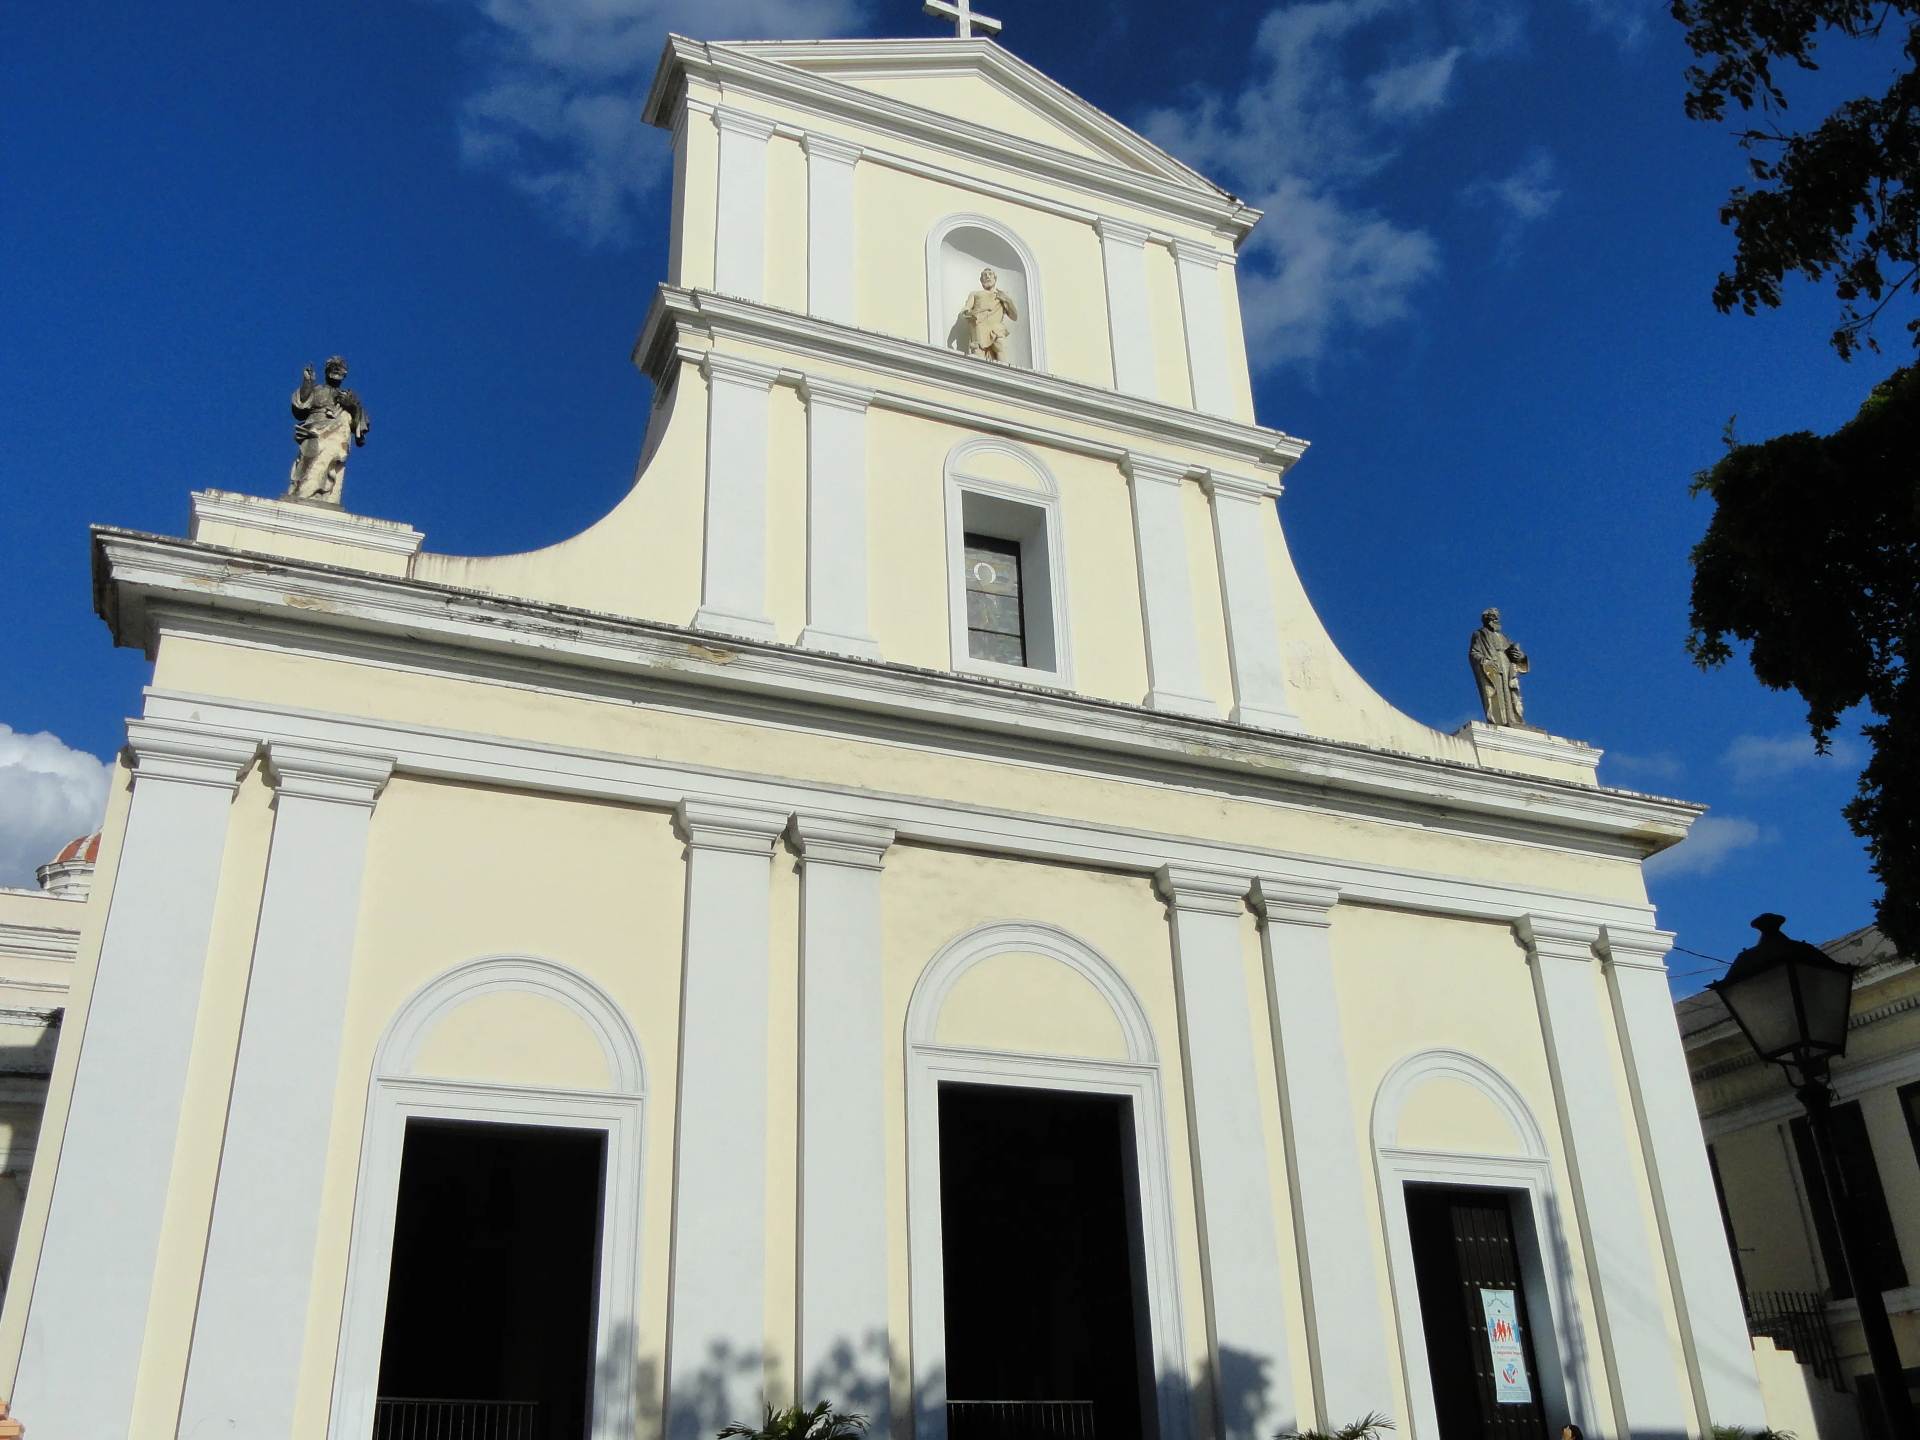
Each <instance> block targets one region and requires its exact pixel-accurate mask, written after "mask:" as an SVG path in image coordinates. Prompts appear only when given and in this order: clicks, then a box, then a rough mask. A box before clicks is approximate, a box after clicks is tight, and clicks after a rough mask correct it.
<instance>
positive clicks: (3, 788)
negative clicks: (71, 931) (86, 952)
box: [0, 725, 111, 886]
mask: <svg viewBox="0 0 1920 1440" xmlns="http://www.w3.org/2000/svg"><path fill="white" fill-rule="evenodd" d="M110 774H111V767H109V766H107V765H105V764H102V763H101V762H100V761H99V760H96V759H95V758H94V757H93V756H91V755H89V754H87V752H86V751H84V750H70V749H68V748H67V746H66V745H64V744H63V743H62V742H61V741H60V738H59V737H58V736H56V735H52V734H49V733H48V732H46V731H44V730H43V731H41V732H40V733H39V734H37V735H17V734H15V733H14V731H13V729H12V727H10V726H7V725H0V885H20V886H30V885H32V884H34V883H35V882H34V878H33V872H34V867H35V866H38V865H44V864H46V862H47V861H49V860H51V859H52V858H53V857H54V856H55V855H56V854H58V853H59V850H60V847H61V846H62V845H64V844H66V843H67V841H69V840H72V839H74V838H75V837H76V836H80V835H85V834H87V833H88V832H89V831H91V830H92V829H93V828H94V827H95V826H97V825H98V824H99V823H100V817H101V816H102V815H104V814H105V813H106V808H107V780H108V776H109V775H110Z"/></svg>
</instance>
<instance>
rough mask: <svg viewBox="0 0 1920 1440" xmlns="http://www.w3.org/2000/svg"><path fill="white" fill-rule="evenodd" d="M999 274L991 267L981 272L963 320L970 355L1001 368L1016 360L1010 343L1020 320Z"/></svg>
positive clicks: (1018, 312)
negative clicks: (1001, 283) (1016, 324)
mask: <svg viewBox="0 0 1920 1440" xmlns="http://www.w3.org/2000/svg"><path fill="white" fill-rule="evenodd" d="M999 285H1000V275H999V272H998V271H996V270H995V269H994V268H993V267H992V266H991V265H989V266H988V267H987V268H986V269H984V270H982V271H981V272H980V288H979V289H978V290H976V291H974V292H973V293H972V294H971V295H969V296H967V303H966V307H965V308H964V309H963V310H961V312H960V318H961V319H962V320H963V321H965V322H966V325H967V330H968V338H967V353H968V354H969V355H979V356H983V357H984V358H986V359H988V360H998V361H999V362H1000V363H1001V364H1002V365H1005V364H1006V363H1007V362H1008V361H1010V360H1012V359H1013V355H1012V353H1011V348H1010V342H1011V341H1012V339H1013V322H1014V321H1015V320H1018V319H1019V318H1020V311H1019V310H1018V309H1017V308H1015V306H1014V303H1013V297H1012V296H1011V295H1009V294H1007V292H1006V291H1004V290H1002V289H1000V288H999Z"/></svg>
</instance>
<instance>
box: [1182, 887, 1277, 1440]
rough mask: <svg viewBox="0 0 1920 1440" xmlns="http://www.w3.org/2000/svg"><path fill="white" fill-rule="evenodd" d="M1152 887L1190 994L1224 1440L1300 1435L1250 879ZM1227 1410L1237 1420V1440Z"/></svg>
mask: <svg viewBox="0 0 1920 1440" xmlns="http://www.w3.org/2000/svg"><path fill="white" fill-rule="evenodd" d="M1154 878H1155V883H1156V884H1157V885H1158V886H1159V889H1160V893H1161V894H1162V895H1164V896H1165V897H1166V900H1167V907H1168V909H1169V911H1170V912H1171V916H1172V929H1173V958H1174V969H1175V974H1176V976H1177V979H1178V984H1179V987H1180V1010H1181V1018H1182V1021H1183V1025H1182V1030H1183V1034H1184V1040H1185V1044H1186V1065H1187V1087H1188V1088H1187V1124H1188V1127H1189V1129H1190V1131H1191V1134H1192V1141H1193V1169H1194V1175H1195V1187H1196V1189H1197V1190H1198V1192H1199V1193H1198V1194H1197V1195H1196V1196H1195V1201H1196V1204H1197V1206H1198V1208H1199V1211H1200V1217H1201V1232H1202V1240H1201V1243H1202V1246H1203V1247H1204V1255H1205V1260H1206V1283H1207V1296H1208V1300H1209V1303H1210V1305H1211V1307H1212V1311H1213V1317H1212V1318H1213V1326H1212V1335H1213V1343H1214V1355H1213V1375H1212V1383H1213V1386H1214V1394H1215V1396H1216V1403H1215V1405H1214V1407H1213V1408H1214V1424H1215V1427H1216V1433H1217V1434H1220V1435H1226V1434H1229V1433H1230V1434H1233V1435H1236V1436H1240V1435H1244V1436H1249V1437H1260V1436H1266V1435H1271V1434H1273V1433H1274V1432H1275V1431H1276V1430H1288V1429H1291V1428H1293V1424H1294V1405H1293V1378H1292V1372H1291V1365H1290V1362H1289V1359H1288V1355H1287V1316H1286V1307H1285V1305H1284V1304H1283V1302H1282V1299H1281V1281H1280V1243H1279V1238H1278V1236H1277V1235H1276V1234H1275V1233H1274V1220H1275V1211H1274V1203H1273V1188H1272V1186H1271V1185H1270V1183H1269V1182H1268V1176H1267V1143H1266V1135H1265V1131H1264V1127H1263V1126H1262V1124H1261V1118H1260V1089H1259V1078H1258V1077H1259V1072H1258V1070H1257V1069H1256V1068H1255V1065H1254V1056H1253V1028H1254V1027H1253V1017H1252V1015H1251V1014H1250V1013H1249V1011H1248V1002H1247V985H1246V972H1245V970H1244V968H1243V966H1242V961H1241V956H1240V919H1241V917H1242V916H1243V915H1244V914H1245V913H1246V895H1247V891H1248V888H1249V886H1250V885H1251V881H1250V880H1249V879H1248V878H1247V877H1245V876H1235V875H1222V874H1217V873H1214V872H1211V871H1204V870H1188V869H1184V868H1180V867H1176V866H1171V865H1169V866H1163V867H1162V868H1161V870H1160V871H1159V873H1158V874H1157V875H1156V876H1155V877H1154ZM1223 1401H1224V1404H1223V1403H1221V1402H1223ZM1224 1410H1231V1411H1232V1417H1231V1424H1232V1427H1233V1428H1232V1430H1231V1431H1228V1430H1227V1429H1226V1428H1225V1427H1226V1426H1227V1424H1228V1423H1229V1422H1228V1417H1227V1416H1226V1415H1225V1414H1223V1411H1224Z"/></svg>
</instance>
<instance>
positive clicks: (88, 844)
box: [47, 830, 100, 865]
mask: <svg viewBox="0 0 1920 1440" xmlns="http://www.w3.org/2000/svg"><path fill="white" fill-rule="evenodd" d="M99 858H100V832H99V831H98V830H96V831H94V832H93V833H92V834H91V835H82V836H81V837H80V838H79V839H78V840H69V841H68V842H67V843H66V844H64V845H62V846H61V847H60V853H59V854H58V855H56V856H54V857H53V859H52V860H50V861H48V862H47V863H48V864H51V865H64V864H66V863H67V862H68V861H71V860H78V861H80V862H81V863H82V864H86V865H92V864H94V863H95V862H96V861H98V860H99Z"/></svg>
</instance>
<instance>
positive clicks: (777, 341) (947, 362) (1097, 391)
mask: <svg viewBox="0 0 1920 1440" xmlns="http://www.w3.org/2000/svg"><path fill="white" fill-rule="evenodd" d="M694 340H700V341H703V342H705V344H707V345H711V344H712V343H713V342H714V341H716V340H728V341H737V342H740V343H742V344H748V345H755V346H766V347H769V348H773V349H778V350H782V351H784V352H786V353H787V354H789V355H791V356H793V357H794V359H795V361H796V362H799V363H802V364H804V363H806V362H819V363H821V364H825V365H843V366H851V367H854V368H856V369H858V370H859V371H861V372H862V373H863V375H865V376H868V377H872V378H873V379H878V380H883V381H894V382H896V383H903V384H905V385H909V386H932V387H934V388H935V389H936V390H937V391H938V392H939V393H941V394H945V395H954V396H961V397H973V398H971V399H970V400H969V401H968V405H969V406H970V407H978V405H979V402H980V401H988V402H994V401H998V402H1001V403H1004V404H1009V405H1015V406H1018V407H1020V408H1021V409H1022V410H1025V411H1027V412H1029V413H1031V414H1033V415H1036V416H1048V417H1052V418H1054V419H1058V420H1066V421H1069V422H1071V423H1075V424H1091V425H1098V426H1101V427H1103V428H1106V429H1110V430H1114V431H1117V432H1119V433H1121V434H1125V435H1134V436H1138V437H1140V438H1141V439H1143V440H1146V441H1148V442H1150V443H1152V444H1155V445H1162V446H1166V447H1168V448H1175V447H1180V448H1191V449H1196V450H1199V451H1202V452H1205V453H1206V454H1208V455H1212V456H1217V457H1219V458H1220V459H1221V460H1222V461H1223V462H1225V463H1227V464H1232V465H1251V466H1255V467H1259V468H1264V469H1271V470H1285V469H1286V468H1287V467H1288V466H1290V465H1292V464H1293V463H1294V461H1296V460H1298V459H1299V458H1300V457H1301V456H1302V455H1304V454H1305V453H1306V451H1307V442H1306V441H1304V440H1301V439H1299V438H1297V437H1295V436H1292V435H1287V434H1285V433H1283V432H1281V431H1278V430H1273V429H1270V428H1268V427H1266V426H1263V425H1254V424H1247V423H1245V422H1242V421H1239V420H1234V419H1232V418H1230V417H1229V416H1228V415H1226V414H1224V413H1223V414H1211V413H1203V412H1202V411H1200V410H1198V409H1188V408H1187V407H1186V406H1184V405H1170V404H1168V403H1167V402H1166V401H1164V400H1151V399H1148V398H1147V397H1145V396H1141V395H1123V394H1121V393H1120V392H1119V391H1117V390H1113V389H1110V388H1108V387H1107V386H1104V385H1092V384H1088V383H1086V382H1085V381H1080V380H1068V379H1065V378H1063V377H1061V376H1059V375H1049V374H1044V373H1042V372H1041V371H1040V370H1038V369H1033V370H1028V369H1025V368H1023V367H1021V366H1018V365H996V364H993V363H991V362H984V361H981V360H979V359H977V358H975V357H974V356H971V355H958V354H955V353H954V352H953V351H951V350H948V349H945V348H944V347H942V346H940V345H937V344H933V345H930V344H927V343H926V342H924V341H920V340H909V339H906V338H904V337H901V336H897V335H883V334H880V333H879V332H878V331H873V330H861V329H857V328H855V327H853V326H851V325H837V324H835V323H834V322H832V321H830V320H822V319H820V318H818V317H816V316H812V315H802V314H799V313H797V312H795V311H792V310H782V309H780V308H779V307H777V306H773V305H756V304H752V303H750V302H748V301H745V300H739V299H735V298H733V297H731V296H727V295H723V294H718V293H716V292H714V291H711V290H687V289H681V288H677V287H675V286H671V285H662V286H661V287H660V288H659V289H658V290H657V291H656V292H655V294H654V300H653V306H652V308H651V309H650V310H648V312H647V319H646V322H645V324H644V325H643V326H642V327H641V331H640V338H639V340H638V341H636V342H635V344H634V348H633V361H634V363H635V364H636V365H638V366H639V367H640V368H641V369H642V370H644V371H645V372H646V373H647V375H648V376H649V377H650V378H652V379H653V380H654V382H655V383H656V384H662V383H664V377H665V374H666V371H667V368H668V366H669V365H670V364H671V363H672V362H673V361H674V360H676V359H684V360H686V361H688V362H689V363H693V362H697V361H698V360H699V359H700V358H701V356H702V354H703V353H705V352H704V350H703V348H702V347H701V346H699V345H694V344H691V343H690V342H691V341H694ZM683 347H684V348H683ZM874 400H875V403H876V404H878V405H881V406H883V407H885V408H888V409H898V410H902V411H905V412H907V413H920V411H921V410H927V413H933V414H937V415H940V416H942V417H944V416H947V415H954V416H966V415H977V416H978V417H979V418H978V421H977V423H975V422H964V421H963V422H962V423H973V424H974V428H976V429H979V428H985V427H987V426H988V425H991V424H1004V423H1009V422H1007V421H1006V420H1005V418H1004V417H999V416H994V415H993V414H992V413H991V411H989V410H986V409H980V408H956V407H954V406H951V405H945V406H942V405H939V404H935V403H934V402H931V401H928V400H926V399H925V398H924V397H923V396H920V395H918V394H916V393H915V392H914V391H912V390H901V389H889V388H886V387H884V386H877V387H876V388H875V392H874ZM928 407H931V408H930V409H929V408H928ZM1078 443H1079V444H1082V445H1084V444H1087V443H1089V442H1087V441H1086V440H1084V439H1082V440H1080V441H1079V442H1078ZM1088 453H1096V452H1095V451H1089V452H1088ZM1097 453H1101V454H1105V455H1108V456H1110V457H1112V458H1118V455H1119V453H1120V451H1119V449H1118V448H1117V447H1114V448H1111V449H1104V450H1100V451H1098V452H1097ZM1195 463H1197V464H1205V463H1206V462H1205V461H1196V462H1195Z"/></svg>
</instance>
